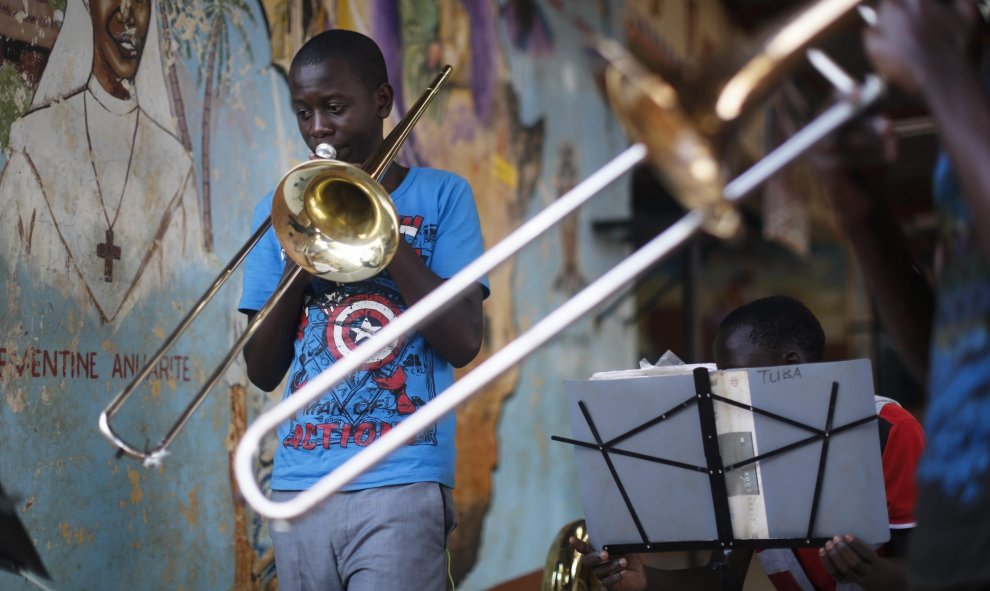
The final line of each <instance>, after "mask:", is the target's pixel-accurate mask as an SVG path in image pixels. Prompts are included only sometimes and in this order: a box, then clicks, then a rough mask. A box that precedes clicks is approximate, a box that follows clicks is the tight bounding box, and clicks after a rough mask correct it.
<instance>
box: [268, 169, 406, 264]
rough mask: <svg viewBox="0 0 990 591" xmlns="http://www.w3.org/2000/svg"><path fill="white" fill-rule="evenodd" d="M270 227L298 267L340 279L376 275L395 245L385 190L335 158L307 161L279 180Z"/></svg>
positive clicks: (396, 239) (396, 237)
mask: <svg viewBox="0 0 990 591" xmlns="http://www.w3.org/2000/svg"><path fill="white" fill-rule="evenodd" d="M272 227H273V228H274V229H275V234H276V235H277V236H278V239H279V242H281V243H282V247H283V248H284V249H285V254H286V255H287V256H288V257H289V258H291V259H292V260H293V261H295V263H296V264H297V265H299V266H300V267H302V268H303V269H305V270H306V271H308V272H310V273H312V274H314V275H317V276H319V277H322V278H323V279H327V280H330V281H337V282H340V283H348V282H352V281H361V280H363V279H367V278H369V277H373V276H375V275H377V274H378V273H380V272H381V271H382V269H384V268H385V266H386V265H388V263H389V262H390V261H391V260H392V257H393V256H394V255H395V251H396V250H397V249H398V246H399V221H398V218H397V217H396V215H395V209H394V208H393V207H392V198H391V197H390V196H389V194H388V192H387V191H385V189H384V188H383V187H382V186H381V184H379V183H378V182H377V181H375V180H373V179H372V178H371V176H369V175H368V174H367V173H366V172H364V171H363V170H361V169H360V168H358V167H356V166H353V165H350V164H346V163H344V162H340V161H336V160H310V161H308V162H304V163H302V164H300V165H298V166H296V167H295V168H293V169H292V170H290V171H289V172H288V173H287V174H286V175H285V176H284V177H283V178H282V182H280V183H279V186H278V188H277V189H276V190H275V195H274V198H273V200H272Z"/></svg>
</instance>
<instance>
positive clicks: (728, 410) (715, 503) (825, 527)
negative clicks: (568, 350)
mask: <svg viewBox="0 0 990 591" xmlns="http://www.w3.org/2000/svg"><path fill="white" fill-rule="evenodd" d="M565 393H566V396H567V399H568V409H569V411H570V415H571V427H572V431H573V438H566V437H559V436H553V437H552V439H553V440H555V441H561V442H564V443H569V444H572V445H574V449H575V459H576V461H577V468H578V476H579V481H580V482H579V484H580V489H581V496H582V501H583V504H584V509H585V518H586V520H587V523H588V531H589V534H590V536H591V539H592V541H593V544H594V545H596V546H598V547H601V548H604V549H606V550H608V551H610V552H614V553H619V554H625V553H630V552H654V551H661V550H690V549H704V548H725V549H731V548H735V547H747V548H781V547H804V546H820V545H822V544H824V543H825V542H826V541H827V540H828V539H830V538H831V537H832V536H833V535H838V534H845V533H852V534H855V535H856V536H858V537H859V538H861V539H863V540H864V541H865V542H866V543H869V544H879V543H883V542H886V541H887V540H888V539H889V535H890V530H889V524H888V520H887V508H886V497H885V494H884V484H883V469H882V465H881V462H880V440H879V434H878V431H877V426H876V422H875V421H876V418H877V417H876V410H875V403H874V398H873V379H872V372H871V370H870V364H869V361H868V360H864V359H861V360H853V361H843V362H836V363H814V364H801V365H794V366H785V367H774V368H749V369H741V370H727V371H714V372H711V373H709V371H708V370H706V369H704V368H697V369H694V370H693V372H692V373H690V374H682V375H668V376H650V377H631V378H626V379H617V380H592V381H568V382H566V383H565Z"/></svg>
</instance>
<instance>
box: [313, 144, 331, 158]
mask: <svg viewBox="0 0 990 591" xmlns="http://www.w3.org/2000/svg"><path fill="white" fill-rule="evenodd" d="M314 153H315V154H316V155H317V156H319V157H320V158H324V159H326V160H333V159H335V158H336V157H337V148H334V147H333V146H331V145H330V144H320V145H319V146H316V150H315V152H314Z"/></svg>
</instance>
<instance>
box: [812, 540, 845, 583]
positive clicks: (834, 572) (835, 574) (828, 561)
mask: <svg viewBox="0 0 990 591" xmlns="http://www.w3.org/2000/svg"><path fill="white" fill-rule="evenodd" d="M818 558H819V559H820V560H821V563H822V566H823V567H825V572H827V573H828V574H829V576H830V577H832V578H833V579H835V580H836V581H838V582H839V583H846V582H848V581H846V575H845V573H843V572H842V571H840V570H839V569H838V568H837V567H836V565H835V563H834V562H832V557H831V556H830V555H829V553H828V552H826V551H825V548H819V549H818Z"/></svg>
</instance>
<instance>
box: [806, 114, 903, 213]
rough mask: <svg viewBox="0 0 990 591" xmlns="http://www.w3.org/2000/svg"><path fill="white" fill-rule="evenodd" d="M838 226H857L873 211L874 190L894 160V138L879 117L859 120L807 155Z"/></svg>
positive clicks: (895, 152) (886, 123)
mask: <svg viewBox="0 0 990 591" xmlns="http://www.w3.org/2000/svg"><path fill="white" fill-rule="evenodd" d="M809 156H810V158H811V163H812V165H813V166H814V168H815V170H816V171H817V172H818V174H819V175H820V178H821V180H822V184H823V187H824V188H825V193H826V195H827V197H828V200H829V202H830V203H831V205H832V208H833V210H834V211H835V213H836V215H837V216H838V218H839V221H840V222H858V221H861V220H862V219H864V218H865V217H866V216H867V215H868V214H869V213H871V212H872V211H873V210H874V205H875V203H874V198H875V197H876V195H877V193H878V192H877V191H876V189H877V187H878V186H879V185H880V183H881V182H882V181H883V179H884V177H885V176H886V174H887V171H888V170H889V169H890V166H891V164H893V163H894V162H895V161H896V160H897V138H896V137H895V136H894V133H893V130H892V128H891V122H890V120H889V119H888V118H886V117H884V116H882V115H870V116H865V117H861V118H860V119H857V120H856V121H853V122H851V123H849V124H848V125H846V126H845V127H843V128H841V129H839V130H837V131H836V132H835V133H833V134H831V135H829V136H828V137H826V138H825V139H823V140H822V141H820V142H819V143H818V145H816V146H815V148H814V149H813V150H812V151H811V152H810V153H809Z"/></svg>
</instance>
